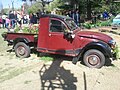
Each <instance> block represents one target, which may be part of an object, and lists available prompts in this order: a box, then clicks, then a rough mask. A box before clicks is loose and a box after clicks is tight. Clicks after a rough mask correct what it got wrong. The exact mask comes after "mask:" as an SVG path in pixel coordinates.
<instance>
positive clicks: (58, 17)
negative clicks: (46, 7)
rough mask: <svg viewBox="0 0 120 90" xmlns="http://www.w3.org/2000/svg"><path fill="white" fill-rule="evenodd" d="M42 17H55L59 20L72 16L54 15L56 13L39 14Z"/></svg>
mask: <svg viewBox="0 0 120 90" xmlns="http://www.w3.org/2000/svg"><path fill="white" fill-rule="evenodd" d="M43 17H50V18H57V19H60V20H66V19H72V18H70V17H67V16H62V15H56V14H43V15H41V17H40V18H43Z"/></svg>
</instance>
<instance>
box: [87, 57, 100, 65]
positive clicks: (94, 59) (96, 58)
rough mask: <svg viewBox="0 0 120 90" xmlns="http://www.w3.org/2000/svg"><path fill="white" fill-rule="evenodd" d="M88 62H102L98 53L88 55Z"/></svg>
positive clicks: (95, 63)
mask: <svg viewBox="0 0 120 90" xmlns="http://www.w3.org/2000/svg"><path fill="white" fill-rule="evenodd" d="M88 62H89V64H91V65H93V66H94V65H97V64H98V63H99V62H100V58H99V57H98V56H97V55H90V56H88Z"/></svg>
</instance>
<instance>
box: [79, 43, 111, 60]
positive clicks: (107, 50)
mask: <svg viewBox="0 0 120 90" xmlns="http://www.w3.org/2000/svg"><path fill="white" fill-rule="evenodd" d="M88 49H98V50H100V51H101V52H103V53H104V55H105V56H107V57H109V58H110V57H112V56H113V55H112V52H111V51H112V49H111V48H110V46H109V45H108V44H107V43H105V42H103V41H98V42H91V43H89V44H87V45H86V46H85V47H84V48H83V49H82V51H81V53H83V52H85V51H86V50H88Z"/></svg>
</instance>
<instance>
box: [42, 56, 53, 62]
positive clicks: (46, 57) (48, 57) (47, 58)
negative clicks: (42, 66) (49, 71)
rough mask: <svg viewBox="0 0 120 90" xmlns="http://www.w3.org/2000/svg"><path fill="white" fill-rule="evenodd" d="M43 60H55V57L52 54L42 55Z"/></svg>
mask: <svg viewBox="0 0 120 90" xmlns="http://www.w3.org/2000/svg"><path fill="white" fill-rule="evenodd" d="M41 60H44V61H53V60H54V58H53V57H50V56H42V57H41Z"/></svg>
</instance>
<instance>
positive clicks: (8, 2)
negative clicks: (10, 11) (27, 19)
mask: <svg viewBox="0 0 120 90" xmlns="http://www.w3.org/2000/svg"><path fill="white" fill-rule="evenodd" d="M0 1H1V2H2V4H3V8H9V7H10V8H12V2H14V8H20V7H21V5H22V4H23V2H22V0H0Z"/></svg>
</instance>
